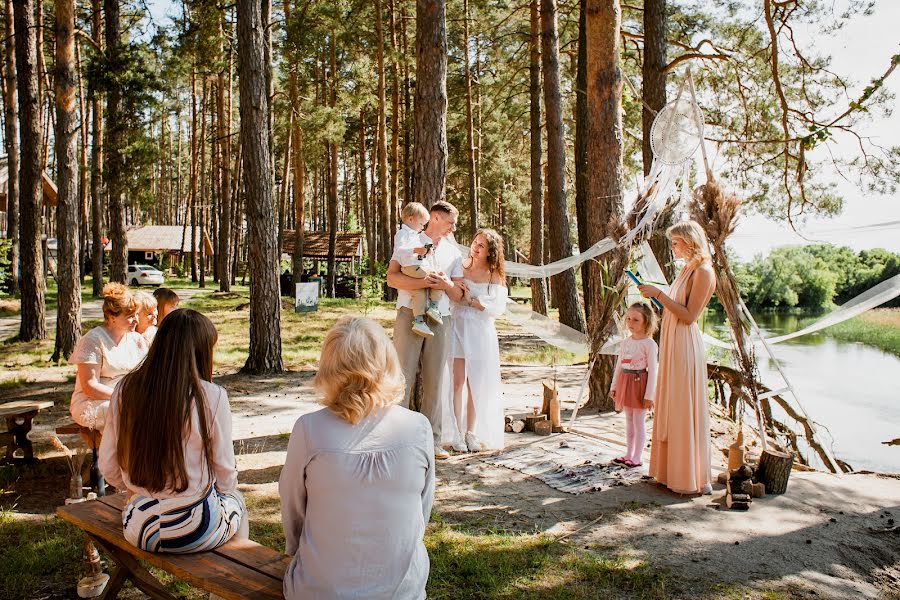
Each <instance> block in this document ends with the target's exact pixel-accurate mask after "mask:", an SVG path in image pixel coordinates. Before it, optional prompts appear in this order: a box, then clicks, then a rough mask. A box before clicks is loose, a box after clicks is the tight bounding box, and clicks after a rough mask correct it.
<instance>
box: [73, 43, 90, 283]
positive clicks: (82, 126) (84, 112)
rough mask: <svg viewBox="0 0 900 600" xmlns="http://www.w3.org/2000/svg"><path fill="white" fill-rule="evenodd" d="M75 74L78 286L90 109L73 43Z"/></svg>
mask: <svg viewBox="0 0 900 600" xmlns="http://www.w3.org/2000/svg"><path fill="white" fill-rule="evenodd" d="M75 72H76V74H77V76H78V130H79V131H80V132H81V136H80V139H79V141H80V142H81V143H80V144H79V146H78V211H79V225H80V228H79V232H80V235H79V236H78V253H79V256H78V279H79V285H81V284H83V283H84V277H85V275H86V274H87V273H86V271H87V264H86V263H87V253H86V250H87V247H88V234H89V232H90V229H88V185H87V173H88V168H87V154H88V125H87V124H88V118H89V116H90V115H89V113H90V107H88V105H87V103H86V102H85V99H84V79H83V78H82V76H81V74H82V68H81V46H80V45H79V44H78V43H77V42H76V43H75Z"/></svg>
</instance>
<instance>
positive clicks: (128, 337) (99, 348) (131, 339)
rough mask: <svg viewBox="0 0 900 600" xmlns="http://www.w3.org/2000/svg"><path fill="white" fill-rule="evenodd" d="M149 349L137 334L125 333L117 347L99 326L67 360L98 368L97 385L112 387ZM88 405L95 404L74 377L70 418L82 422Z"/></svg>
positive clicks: (81, 339)
mask: <svg viewBox="0 0 900 600" xmlns="http://www.w3.org/2000/svg"><path fill="white" fill-rule="evenodd" d="M148 347H149V346H148V344H147V341H146V340H145V339H144V338H143V336H141V334H139V333H136V332H129V333H126V334H125V335H123V336H122V339H121V340H119V343H118V344H116V343H115V342H114V341H113V339H112V336H110V335H109V332H108V331H107V330H106V327H104V326H103V325H100V326H98V327H94V328H93V329H91V330H90V331H88V332H87V333H86V334H84V335H83V336H81V338H80V339H79V340H78V343H77V344H75V350H74V351H73V352H72V355H71V356H70V357H69V364H70V365H73V364H84V365H99V366H100V383H102V384H103V385H108V386H109V387H115V385H116V383H117V382H118V381H119V379H121V378H122V377H123V376H125V375H127V374H128V373H130V372H131V371H132V370H133V369H134V368H135V367H136V366H138V364H139V363H140V362H141V361H142V360H143V359H144V356H146V355H147V348H148ZM91 402H97V400H95V399H94V398H91V397H90V396H88V395H87V393H86V392H85V391H84V387H83V386H82V383H81V380H80V379H79V378H78V377H76V378H75V390H74V391H73V392H72V401H71V403H70V405H69V410H70V412H71V413H72V418H74V419H75V421H77V422H81V415H82V413H83V412H84V411H85V409H87V408H88V407H89V406H90V403H91Z"/></svg>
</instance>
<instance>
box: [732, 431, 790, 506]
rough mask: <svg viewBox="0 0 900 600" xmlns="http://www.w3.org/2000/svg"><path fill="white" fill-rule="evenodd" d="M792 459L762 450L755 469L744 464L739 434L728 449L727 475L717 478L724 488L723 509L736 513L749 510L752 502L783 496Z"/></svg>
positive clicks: (788, 455) (778, 453)
mask: <svg viewBox="0 0 900 600" xmlns="http://www.w3.org/2000/svg"><path fill="white" fill-rule="evenodd" d="M793 464H794V457H793V455H791V454H788V453H786V452H778V451H776V450H763V453H762V455H761V456H760V458H759V464H758V465H756V466H755V467H754V466H753V465H749V464H746V463H745V462H744V448H743V435H742V433H741V432H740V431H739V432H738V435H737V439H736V440H735V442H734V444H732V445H731V447H730V448H729V449H728V471H727V472H725V473H721V474H720V475H719V483H723V484H725V506H727V507H728V508H731V509H735V510H748V509H749V508H750V504H751V503H752V502H753V498H761V497H763V496H765V495H766V492H768V493H770V494H783V493H784V492H785V491H786V490H787V482H788V478H789V477H790V475H791V467H792V466H793Z"/></svg>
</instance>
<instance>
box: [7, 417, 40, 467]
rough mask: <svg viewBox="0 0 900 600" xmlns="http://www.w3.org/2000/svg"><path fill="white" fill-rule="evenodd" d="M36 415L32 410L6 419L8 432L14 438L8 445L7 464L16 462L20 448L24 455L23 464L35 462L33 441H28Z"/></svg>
mask: <svg viewBox="0 0 900 600" xmlns="http://www.w3.org/2000/svg"><path fill="white" fill-rule="evenodd" d="M35 415H37V411H36V410H31V411H28V412H27V413H22V414H21V415H17V416H15V417H6V430H7V431H8V432H9V433H11V434H12V438H13V439H12V440H10V441H9V443H8V444H7V445H6V461H7V462H13V461H14V460H16V459H15V452H16V450H18V449H20V448H21V449H22V455H23V456H22V459H21V460H22V462H26V463H32V462H35V460H34V449H33V448H32V445H31V440H29V439H28V432H29V431H31V420H32V419H34V417H35ZM20 419H21V420H22V422H21V423H19V422H18V421H19V420H20Z"/></svg>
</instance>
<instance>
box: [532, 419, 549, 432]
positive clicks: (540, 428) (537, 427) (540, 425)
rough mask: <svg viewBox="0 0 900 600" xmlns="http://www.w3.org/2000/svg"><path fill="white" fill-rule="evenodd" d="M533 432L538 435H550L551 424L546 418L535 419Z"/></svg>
mask: <svg viewBox="0 0 900 600" xmlns="http://www.w3.org/2000/svg"><path fill="white" fill-rule="evenodd" d="M534 432H535V433H536V434H538V435H550V434H551V433H552V432H553V425H552V424H551V423H550V421H548V420H546V419H544V420H543V421H535V422H534Z"/></svg>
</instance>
